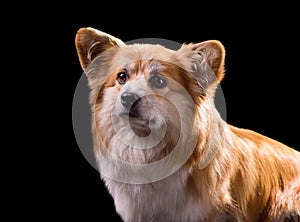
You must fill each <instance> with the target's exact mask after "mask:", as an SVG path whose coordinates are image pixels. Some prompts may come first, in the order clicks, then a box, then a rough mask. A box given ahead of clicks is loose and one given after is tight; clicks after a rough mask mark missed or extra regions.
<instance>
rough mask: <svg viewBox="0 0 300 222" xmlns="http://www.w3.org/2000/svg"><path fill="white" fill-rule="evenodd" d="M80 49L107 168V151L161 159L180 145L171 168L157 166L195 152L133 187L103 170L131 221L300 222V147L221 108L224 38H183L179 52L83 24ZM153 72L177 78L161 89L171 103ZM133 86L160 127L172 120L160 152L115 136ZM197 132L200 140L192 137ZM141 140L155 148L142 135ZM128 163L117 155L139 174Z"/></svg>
mask: <svg viewBox="0 0 300 222" xmlns="http://www.w3.org/2000/svg"><path fill="white" fill-rule="evenodd" d="M76 48H77V50H78V55H79V59H80V64H81V65H82V68H83V70H84V71H85V72H86V74H87V77H88V80H89V86H90V88H91V93H90V104H91V108H92V112H93V119H92V133H93V139H94V152H95V156H96V158H97V159H98V164H99V168H101V167H103V166H101V164H103V163H101V161H103V160H104V159H105V157H106V156H107V155H108V153H111V154H112V155H113V156H114V157H116V158H117V159H119V160H122V161H126V162H130V163H134V164H145V163H146V164H147V163H152V162H155V161H159V160H160V159H162V158H164V157H166V156H168V155H170V153H172V151H173V150H174V146H175V143H178V144H179V148H180V149H179V150H180V152H181V153H180V155H177V156H176V155H175V156H174V157H173V158H174V159H173V161H170V162H169V165H162V164H161V165H158V166H159V168H157V169H156V170H157V171H158V172H159V171H165V170H166V168H167V169H174V166H173V165H172V164H173V163H177V162H178V161H180V158H181V157H182V156H184V155H188V159H187V160H186V161H185V162H184V164H182V166H181V167H180V168H178V170H176V171H174V172H172V173H170V175H168V176H167V177H165V178H161V179H159V180H157V181H149V182H148V183H134V184H132V183H126V182H123V181H117V180H115V179H112V178H109V177H107V176H106V175H105V173H104V174H101V177H102V179H103V180H104V181H105V184H106V186H107V188H108V191H109V192H110V194H111V195H112V196H113V198H114V202H115V207H116V211H117V212H118V213H119V214H120V216H121V217H122V219H123V220H124V221H127V222H132V221H143V222H144V221H156V222H158V221H164V222H166V221H239V222H240V221H245V222H255V221H257V222H263V221H265V222H269V221H300V154H299V152H297V151H296V150H294V149H292V148H290V147H288V146H286V145H284V144H282V143H280V142H278V141H276V140H273V139H271V138H268V137H266V136H263V135H261V134H259V133H256V132H254V131H251V130H247V129H241V128H237V127H234V126H232V125H230V124H228V123H226V122H225V121H224V120H223V119H222V118H221V117H220V115H219V113H218V111H217V110H216V108H215V105H214V93H215V89H216V86H217V85H218V84H219V82H220V81H221V80H222V78H223V76H224V72H225V71H224V70H225V69H224V57H225V49H224V47H223V46H222V44H221V43H220V42H218V41H207V42H202V43H197V44H188V45H185V44H184V45H183V46H182V48H181V49H179V50H177V51H172V50H169V49H166V48H164V47H162V46H160V45H147V44H135V45H126V44H124V43H123V42H122V41H121V40H119V39H117V38H115V37H113V36H111V35H108V34H106V33H103V32H100V31H98V30H95V29H92V28H82V29H80V30H79V31H78V33H77V35H76ZM124 68H125V69H126V70H129V71H130V72H131V73H133V74H132V76H131V77H130V81H128V83H126V84H125V85H124V86H120V85H118V84H117V83H116V73H117V72H118V70H122V69H124ZM153 70H154V71H155V72H159V73H161V74H162V75H163V76H165V78H167V80H168V79H169V81H168V88H167V89H165V90H161V92H160V93H161V95H163V96H164V97H165V98H169V99H168V100H170V101H171V102H170V103H168V102H166V100H164V99H163V98H161V96H158V95H157V93H156V94H155V93H153V89H151V87H149V84H148V83H147V76H148V74H149V73H151V72H153ZM172 80H174V83H173V82H172ZM176 82H177V83H179V84H180V86H183V88H184V90H182V89H181V88H180V87H179V86H177V85H176ZM126 90H131V91H132V92H135V93H137V94H140V95H142V96H144V97H143V98H142V99H141V101H142V102H141V103H142V105H141V110H142V111H143V115H145V118H146V117H148V116H151V115H152V116H153V115H160V116H162V117H163V118H164V122H163V123H160V124H161V126H166V133H165V136H164V137H163V140H162V142H160V143H159V144H156V145H155V146H154V147H153V148H152V149H136V148H135V147H132V146H130V145H126V144H125V143H123V142H122V141H121V140H120V138H119V136H117V135H116V129H114V122H113V121H114V119H115V118H117V117H118V116H117V115H116V116H114V114H115V113H118V111H119V109H122V107H121V105H119V100H120V98H119V97H120V94H121V93H122V92H124V91H126ZM185 90H186V92H188V93H186V92H184V91H185ZM187 94H188V96H187ZM191 101H192V102H191ZM172 102H173V103H176V104H177V105H178V106H176V107H174V106H172ZM149 103H150V104H151V106H147V105H146V104H149ZM180 120H181V121H180ZM117 121H118V123H116V124H119V125H118V126H119V127H120V129H119V130H120V134H119V135H121V136H122V139H125V140H128V141H133V140H135V139H136V137H135V135H134V134H133V133H132V132H131V131H130V129H129V128H126V127H128V126H126V124H123V125H122V123H119V122H122V121H119V120H117ZM164 124H165V125H164ZM161 129H162V128H159V127H157V128H156V129H154V130H153V132H154V133H155V132H157V134H153V135H155V136H159V135H160V133H161V131H160V130H161ZM122 130H123V131H122ZM155 130H156V131H155ZM182 133H183V136H182V135H181V137H180V135H179V134H182ZM189 138H192V139H193V138H196V142H195V143H193V142H187V141H188V139H189ZM152 139H155V138H152ZM141 141H144V140H141ZM149 141H153V140H151V139H150V140H149ZM134 144H139V145H140V146H141V147H143V146H147V142H139V140H138V139H137V142H134ZM194 145H195V147H194ZM191 149H192V150H191ZM189 150H191V153H189ZM105 164H111V163H110V162H105ZM122 166H123V165H119V162H118V161H116V162H112V165H109V167H112V168H113V169H112V171H114V175H120V177H122V178H124V179H126V177H130V176H131V175H127V174H126V173H128V172H127V171H126V170H124V169H123V168H122ZM145 170H147V169H145ZM151 172H152V171H151Z"/></svg>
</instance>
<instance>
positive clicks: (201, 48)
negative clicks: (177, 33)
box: [189, 40, 225, 88]
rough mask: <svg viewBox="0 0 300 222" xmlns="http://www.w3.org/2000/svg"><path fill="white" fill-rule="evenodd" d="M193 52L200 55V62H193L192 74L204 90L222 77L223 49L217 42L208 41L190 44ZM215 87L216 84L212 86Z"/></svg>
mask: <svg viewBox="0 0 300 222" xmlns="http://www.w3.org/2000/svg"><path fill="white" fill-rule="evenodd" d="M189 47H191V48H192V50H193V51H194V52H196V53H197V54H198V55H200V57H201V59H200V61H199V60H198V61H194V62H195V63H196V65H195V66H194V67H195V69H194V74H195V76H196V78H197V79H198V80H199V82H200V83H201V84H202V85H203V86H204V87H205V88H206V87H207V86H210V85H211V84H214V83H219V82H220V81H221V80H222V79H223V77H224V60H225V49H224V46H223V44H222V43H221V42H220V41H217V40H209V41H204V42H200V43H196V44H190V45H189ZM214 85H216V84H214Z"/></svg>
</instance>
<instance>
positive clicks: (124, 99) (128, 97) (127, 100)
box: [121, 92, 139, 110]
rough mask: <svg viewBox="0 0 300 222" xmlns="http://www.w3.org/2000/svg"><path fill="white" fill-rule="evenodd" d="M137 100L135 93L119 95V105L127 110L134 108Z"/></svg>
mask: <svg viewBox="0 0 300 222" xmlns="http://www.w3.org/2000/svg"><path fill="white" fill-rule="evenodd" d="M138 99H139V98H138V95H136V94H135V93H128V92H124V93H122V95H121V103H122V105H123V106H124V107H125V108H126V109H127V110H129V109H130V108H132V107H133V106H135V105H136V104H137V101H138Z"/></svg>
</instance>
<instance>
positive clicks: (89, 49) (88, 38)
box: [75, 27, 124, 71]
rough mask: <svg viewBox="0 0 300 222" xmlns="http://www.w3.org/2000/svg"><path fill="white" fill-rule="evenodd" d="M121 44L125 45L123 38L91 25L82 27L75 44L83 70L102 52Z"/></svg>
mask: <svg viewBox="0 0 300 222" xmlns="http://www.w3.org/2000/svg"><path fill="white" fill-rule="evenodd" d="M120 45H124V42H123V41H122V40H120V39H118V38H116V37H114V36H111V35H109V34H107V33H105V32H101V31H99V30H97V29H94V28H90V27H87V28H80V29H79V30H78V31H77V33H76V37H75V46H76V49H77V54H78V57H79V61H80V65H81V68H82V69H83V71H85V69H86V68H87V66H88V65H89V64H90V63H91V62H92V61H93V60H94V59H95V58H96V57H97V56H98V55H100V54H101V53H102V52H104V51H106V50H107V49H109V48H111V47H115V46H120Z"/></svg>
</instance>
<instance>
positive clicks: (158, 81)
mask: <svg viewBox="0 0 300 222" xmlns="http://www.w3.org/2000/svg"><path fill="white" fill-rule="evenodd" d="M150 84H151V86H152V88H155V89H161V88H164V87H165V86H166V85H167V83H166V81H165V80H164V79H163V78H162V77H161V76H159V75H153V76H152V77H151V79H150Z"/></svg>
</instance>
